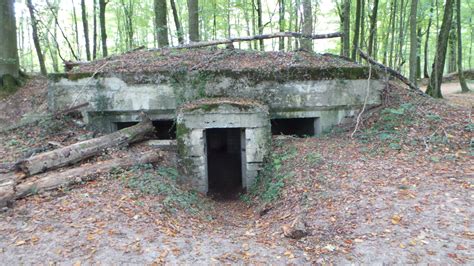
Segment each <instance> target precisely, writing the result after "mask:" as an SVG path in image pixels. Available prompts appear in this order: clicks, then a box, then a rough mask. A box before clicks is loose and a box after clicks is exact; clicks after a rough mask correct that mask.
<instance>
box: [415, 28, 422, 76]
mask: <svg viewBox="0 0 474 266" xmlns="http://www.w3.org/2000/svg"><path fill="white" fill-rule="evenodd" d="M422 38H423V35H422V33H421V27H420V26H418V30H417V35H416V78H417V79H421V39H422Z"/></svg>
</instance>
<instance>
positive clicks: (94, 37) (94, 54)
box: [92, 0, 97, 60]
mask: <svg viewBox="0 0 474 266" xmlns="http://www.w3.org/2000/svg"><path fill="white" fill-rule="evenodd" d="M96 1H97V0H94V2H93V5H94V9H93V10H94V12H93V14H94V19H93V26H92V27H93V29H92V31H93V34H92V59H93V60H95V59H96V58H97V2H96Z"/></svg>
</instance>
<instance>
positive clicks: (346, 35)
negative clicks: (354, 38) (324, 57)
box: [342, 0, 351, 57]
mask: <svg viewBox="0 0 474 266" xmlns="http://www.w3.org/2000/svg"><path fill="white" fill-rule="evenodd" d="M342 34H343V36H342V56H345V57H350V49H351V48H350V46H351V45H350V42H351V41H350V36H351V0H344V2H343V7H342Z"/></svg>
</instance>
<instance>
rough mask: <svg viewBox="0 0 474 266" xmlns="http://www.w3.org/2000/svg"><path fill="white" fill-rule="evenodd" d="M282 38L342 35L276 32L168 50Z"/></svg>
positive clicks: (333, 34) (196, 43) (199, 43)
mask: <svg viewBox="0 0 474 266" xmlns="http://www.w3.org/2000/svg"><path fill="white" fill-rule="evenodd" d="M282 37H293V38H305V39H312V40H315V39H328V38H339V37H342V34H341V33H340V32H333V33H327V34H303V33H300V32H277V33H272V34H262V35H255V36H246V37H235V38H230V39H223V40H213V41H207V42H194V43H190V44H184V45H179V46H175V47H170V48H175V49H189V48H202V47H208V46H215V45H219V44H232V43H234V42H246V41H255V40H265V39H272V38H282Z"/></svg>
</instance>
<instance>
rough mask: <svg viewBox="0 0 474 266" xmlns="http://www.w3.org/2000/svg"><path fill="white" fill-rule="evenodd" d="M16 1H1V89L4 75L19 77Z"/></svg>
mask: <svg viewBox="0 0 474 266" xmlns="http://www.w3.org/2000/svg"><path fill="white" fill-rule="evenodd" d="M14 2H15V1H14V0H6V1H5V0H4V1H0V14H1V16H0V40H2V41H0V88H1V87H2V83H3V76H4V75H11V76H13V77H14V78H17V77H18V75H19V67H20V65H19V60H18V47H17V41H16V23H15V8H14Z"/></svg>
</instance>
